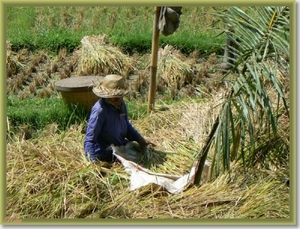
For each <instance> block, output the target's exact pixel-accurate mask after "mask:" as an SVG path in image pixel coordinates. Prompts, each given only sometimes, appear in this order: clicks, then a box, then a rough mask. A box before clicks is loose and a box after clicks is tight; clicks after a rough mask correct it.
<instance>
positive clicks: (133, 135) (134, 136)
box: [124, 104, 156, 147]
mask: <svg viewBox="0 0 300 229" xmlns="http://www.w3.org/2000/svg"><path fill="white" fill-rule="evenodd" d="M124 106H125V117H126V121H127V139H128V140H129V141H136V142H138V143H139V144H140V146H142V147H144V146H147V145H151V146H156V145H155V144H154V143H152V142H150V141H148V140H146V139H145V138H144V137H143V136H142V135H141V134H140V133H139V132H138V131H137V130H136V129H135V128H134V127H133V125H132V124H131V123H130V122H129V120H128V112H127V107H126V105H125V104H124Z"/></svg>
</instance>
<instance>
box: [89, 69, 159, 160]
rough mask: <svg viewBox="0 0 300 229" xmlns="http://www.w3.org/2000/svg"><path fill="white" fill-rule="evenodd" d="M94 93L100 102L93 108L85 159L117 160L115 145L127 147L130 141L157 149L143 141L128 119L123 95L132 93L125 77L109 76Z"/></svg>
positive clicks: (94, 89)
mask: <svg viewBox="0 0 300 229" xmlns="http://www.w3.org/2000/svg"><path fill="white" fill-rule="evenodd" d="M93 92H94V94H96V95H97V96H99V97H100V99H99V100H98V101H97V102H96V103H95V105H94V106H93V107H92V109H91V114H90V118H89V121H88V125H87V130H86V136H85V140H84V151H85V156H86V158H87V159H88V160H89V161H92V162H97V161H106V162H114V161H116V157H115V156H114V155H113V154H112V153H113V150H112V147H111V146H112V145H113V146H124V145H126V143H127V142H128V141H136V142H138V143H139V145H140V146H141V147H145V146H147V145H151V146H155V144H153V143H152V142H150V141H148V140H146V139H145V138H143V137H142V136H141V134H140V133H139V132H138V131H137V130H136V129H135V128H134V127H133V126H132V125H131V123H130V122H129V120H128V113H127V108H126V104H125V102H124V100H123V96H124V95H126V94H127V93H128V92H129V90H128V89H127V88H126V86H125V79H124V77H122V76H119V75H107V76H106V77H104V79H103V81H102V82H100V83H99V84H98V85H97V86H95V87H93Z"/></svg>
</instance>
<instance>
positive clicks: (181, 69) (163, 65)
mask: <svg viewBox="0 0 300 229" xmlns="http://www.w3.org/2000/svg"><path fill="white" fill-rule="evenodd" d="M183 58H184V57H183V55H181V54H180V52H179V51H177V50H176V49H174V48H173V47H172V46H171V45H166V46H165V47H164V48H163V49H160V50H159V53H158V76H159V77H161V78H162V79H163V81H164V82H165V83H166V84H167V85H168V86H173V87H174V86H175V88H177V89H180V88H181V87H183V86H184V84H185V83H191V82H192V79H193V71H192V69H191V67H190V66H189V65H188V64H187V63H185V62H184V61H183Z"/></svg>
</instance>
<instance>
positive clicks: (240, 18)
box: [197, 6, 290, 176]
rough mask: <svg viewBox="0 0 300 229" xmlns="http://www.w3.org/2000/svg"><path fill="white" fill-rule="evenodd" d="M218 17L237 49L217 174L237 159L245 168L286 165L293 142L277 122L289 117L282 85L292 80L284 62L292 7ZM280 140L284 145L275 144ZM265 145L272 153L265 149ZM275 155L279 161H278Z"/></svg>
mask: <svg viewBox="0 0 300 229" xmlns="http://www.w3.org/2000/svg"><path fill="white" fill-rule="evenodd" d="M218 16H220V17H221V18H224V20H223V21H224V22H225V23H226V25H227V27H228V28H230V29H229V30H226V31H225V32H226V34H227V35H228V36H229V37H230V38H231V39H233V40H235V41H236V42H237V43H238V48H231V52H232V53H234V56H235V61H234V64H233V65H232V71H228V72H227V74H225V76H224V80H226V78H227V77H228V76H229V75H230V77H231V78H234V80H231V81H228V82H229V83H231V87H230V90H231V92H230V93H227V95H226V100H225V102H224V103H223V106H222V109H221V111H220V114H219V116H218V127H217V128H214V131H215V132H214V135H213V138H214V142H213V146H214V149H215V150H214V156H213V163H212V166H213V170H214V172H215V175H218V174H219V173H221V172H224V171H225V170H230V163H231V161H232V160H241V161H242V162H243V163H244V167H245V168H247V167H249V166H252V165H257V163H259V164H260V165H268V168H270V167H272V166H275V167H280V166H283V165H282V163H283V164H284V166H286V164H287V163H288V161H287V160H285V159H286V158H287V157H286V154H287V153H289V152H287V149H288V147H282V145H283V146H284V145H287V144H288V142H287V141H286V138H282V137H280V136H279V134H278V130H279V129H280V126H279V122H278V118H279V117H280V114H287V116H288V117H289V104H288V101H287V99H286V98H285V92H284V84H283V82H288V81H287V80H286V79H285V78H286V77H287V75H288V73H289V62H288V59H289V58H283V56H286V57H289V47H290V46H289V36H290V35H289V25H290V23H289V8H288V7H286V6H280V7H279V6H278V7H277V6H276V7H275V6H257V7H247V8H246V10H242V9H241V8H239V7H230V8H229V9H228V11H226V12H222V13H220V14H219V15H218ZM283 72H286V73H287V74H286V75H284V74H282V73H283ZM237 127H238V129H237ZM262 139H263V140H262ZM278 139H280V142H281V145H278V144H274V142H275V141H276V140H277V141H279V140H278ZM209 142H211V139H209ZM262 146H267V148H268V150H266V151H265V150H262V149H263V147H262ZM283 149H284V150H283ZM258 152H259V154H258ZM274 155H276V157H279V158H278V159H277V160H275V159H274V158H275V156H274ZM202 156H203V155H202ZM204 159H205V158H204V157H202V158H201V159H200V160H202V161H203V160H204ZM220 160H222V163H221V161H220ZM270 165H271V166H270ZM197 173H200V174H201V173H202V171H199V170H198V171H197ZM198 176H199V174H198Z"/></svg>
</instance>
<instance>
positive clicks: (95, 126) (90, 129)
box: [84, 107, 102, 157]
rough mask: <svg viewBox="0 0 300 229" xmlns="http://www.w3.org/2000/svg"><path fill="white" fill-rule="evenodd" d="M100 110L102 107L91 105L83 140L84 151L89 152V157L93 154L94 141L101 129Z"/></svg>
mask: <svg viewBox="0 0 300 229" xmlns="http://www.w3.org/2000/svg"><path fill="white" fill-rule="evenodd" d="M101 112H102V108H101V107H100V108H99V107H93V109H92V111H91V115H90V117H89V121H88V126H87V131H86V136H85V141H84V151H85V152H86V153H89V155H90V156H91V157H93V155H95V143H97V138H98V136H99V134H100V131H101V129H102V119H99V115H100V114H101Z"/></svg>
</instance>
